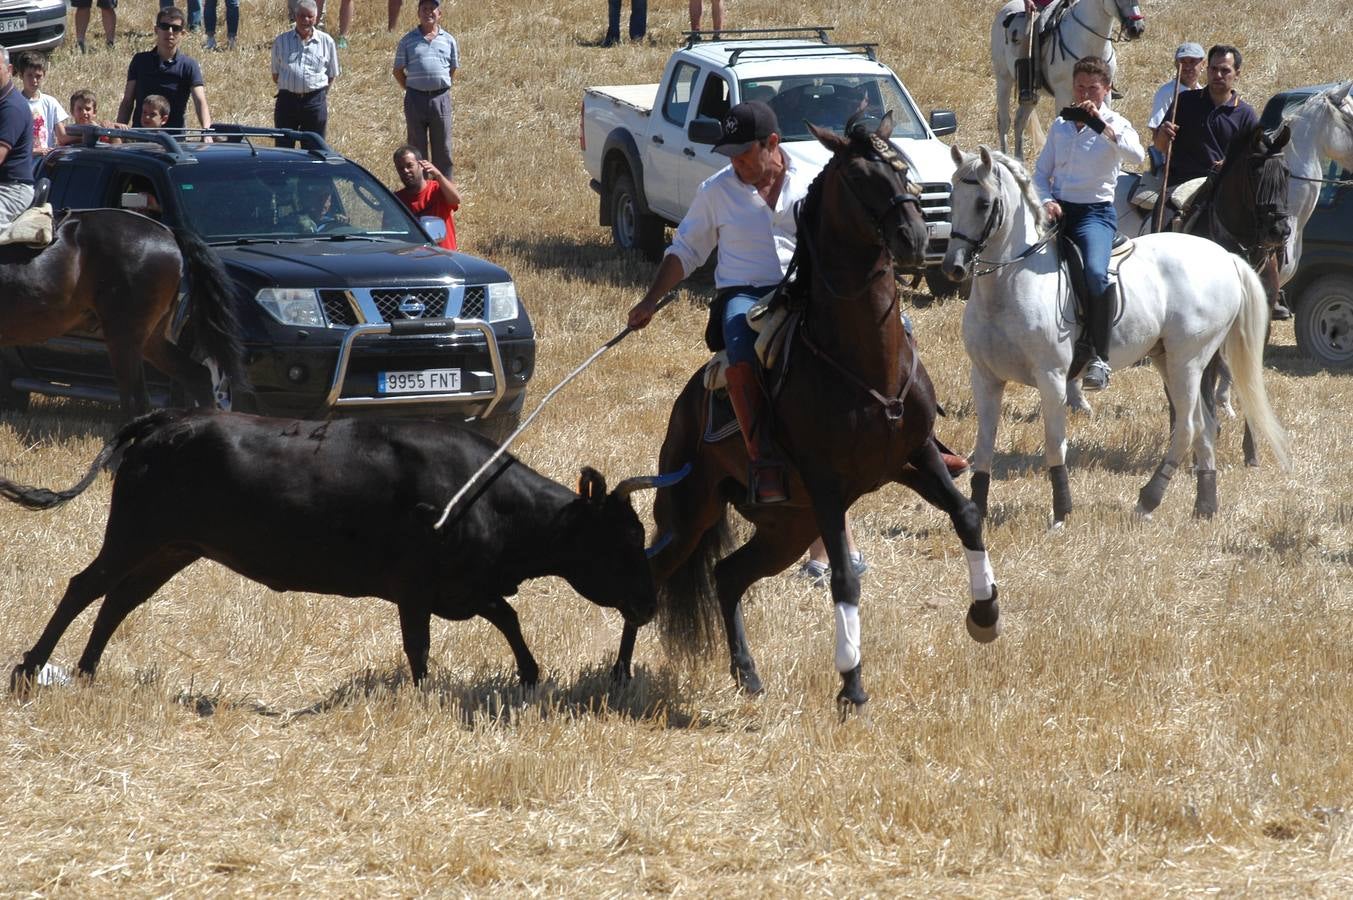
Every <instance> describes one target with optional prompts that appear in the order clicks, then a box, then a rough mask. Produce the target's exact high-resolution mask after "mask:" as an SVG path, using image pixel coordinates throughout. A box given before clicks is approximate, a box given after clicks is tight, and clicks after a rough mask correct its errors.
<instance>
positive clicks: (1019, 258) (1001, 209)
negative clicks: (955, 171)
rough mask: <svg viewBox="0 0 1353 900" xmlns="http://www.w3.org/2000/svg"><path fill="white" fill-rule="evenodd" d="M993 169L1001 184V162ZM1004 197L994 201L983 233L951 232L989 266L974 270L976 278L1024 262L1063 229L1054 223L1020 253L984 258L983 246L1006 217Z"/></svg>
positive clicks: (971, 180) (977, 182)
mask: <svg viewBox="0 0 1353 900" xmlns="http://www.w3.org/2000/svg"><path fill="white" fill-rule="evenodd" d="M992 171H993V172H995V173H996V181H997V183H998V184H999V183H1000V180H1001V176H1000V168H999V163H998V164H997V165H996V166H993V167H992ZM959 180H960V181H962V182H963V183H964V184H971V185H977V186H981V184H982V182H981V180H980V179H977V178H960V179H959ZM1003 199H1004V198H1003V196H1002V195H1001V194H997V196H996V199H995V200H994V201H992V204H991V213H990V214H989V215H988V216H987V221H986V224H985V225H984V226H983V227H982V233H981V234H980V235H978V236H977V237H976V238H971V237H968V235H966V234H963V233H962V232H961V231H950V232H949V240H951V241H967V242H968V244H970V245H971V246H972V253H973V261H974V262H978V263H981V264H982V265H984V266H986V267H987V268H985V269H983V270H982V271H980V272H978V271H976V270H974V271H973V273H972V274H973V277H974V278H976V277H977V276H979V275H990V274H991V273H992V272H995V271H996V270H997V269H1003V268H1005V267H1006V266H1009V265H1013V264H1015V263H1017V262H1023V261H1024V260H1026V259H1028V258H1029V257H1030V256H1033V255H1034V254H1035V253H1038V252H1039V251H1040V250H1042V249H1043V248H1044V247H1046V246H1047V245H1048V244H1050V243H1051V242H1052V240H1053V238H1055V237H1057V234H1058V232H1060V231H1061V225H1060V223H1059V224H1054V225H1053V226H1052V227H1051V228H1049V229H1048V233H1047V234H1045V235H1043V236H1042V237H1041V238H1039V239H1038V240H1037V241H1035V242H1034V243H1032V244H1030V245H1029V246H1028V247H1025V248H1024V250H1023V251H1021V252H1020V253H1019V254H1017V255H1015V256H1012V257H1010V258H1009V259H983V258H982V257H981V256H980V254H981V252H982V248H983V247H985V246H986V245H987V241H989V240H991V233H992V232H993V231H995V230H996V223H997V222H998V221H999V220H1000V219H1002V218H1004V215H1005V204H1004V202H1002V201H1003Z"/></svg>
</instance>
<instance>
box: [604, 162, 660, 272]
mask: <svg viewBox="0 0 1353 900" xmlns="http://www.w3.org/2000/svg"><path fill="white" fill-rule="evenodd" d="M666 230H667V224H666V223H665V222H663V220H662V219H660V218H658V217H657V216H655V215H652V214H651V213H645V212H643V211H642V207H641V206H640V203H639V192H638V191H637V190H636V189H635V187H634V176H633V175H631V174H630V173H629V172H627V171H622V172H621V173H620V174H619V175H617V176H616V179H615V183H614V184H613V185H612V186H611V237H612V238H613V239H614V240H615V245H616V246H617V247H619V248H620V249H621V250H638V251H639V252H640V253H642V254H643V255H644V259H647V260H648V261H649V262H657V261H658V260H660V259H662V252H663V250H664V249H666V246H667V234H666Z"/></svg>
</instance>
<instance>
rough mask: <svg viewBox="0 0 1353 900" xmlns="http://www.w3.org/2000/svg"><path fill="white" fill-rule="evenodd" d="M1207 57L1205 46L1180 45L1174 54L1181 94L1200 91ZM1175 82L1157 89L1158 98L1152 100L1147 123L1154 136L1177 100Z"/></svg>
mask: <svg viewBox="0 0 1353 900" xmlns="http://www.w3.org/2000/svg"><path fill="white" fill-rule="evenodd" d="M1206 58H1207V57H1206V56H1205V55H1204V53H1203V45H1202V44H1195V43H1194V42H1193V41H1186V42H1185V43H1182V44H1180V45H1179V47H1178V48H1177V49H1176V50H1175V52H1174V62H1175V67H1176V69H1177V74H1178V83H1179V93H1181V94H1182V93H1183V92H1184V91H1196V90H1200V89H1201V88H1202V86H1203V81H1202V79H1201V78H1200V77H1199V76H1200V75H1201V74H1202V71H1203V60H1204V59H1206ZM1175 81H1176V79H1174V78H1171V79H1170V80H1169V81H1167V82H1165V83H1164V84H1162V85H1161V86H1160V87H1159V88H1157V89H1156V96H1155V97H1154V98H1152V100H1151V118H1150V120H1149V121H1148V122H1147V123H1146V127H1147V128H1149V129H1151V134H1152V135H1153V136H1154V135H1155V133H1156V129H1157V128H1159V127H1160V123H1161V122H1164V121H1165V113H1167V112H1168V111H1169V109H1170V104H1171V103H1173V102H1174V98H1175Z"/></svg>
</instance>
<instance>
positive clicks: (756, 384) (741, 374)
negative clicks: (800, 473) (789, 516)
mask: <svg viewBox="0 0 1353 900" xmlns="http://www.w3.org/2000/svg"><path fill="white" fill-rule="evenodd" d="M725 378H726V379H727V380H728V400H729V402H730V403H732V404H733V412H734V413H735V414H736V415H737V417H738V427H740V428H741V429H742V439H743V441H745V442H746V444H747V459H748V460H749V461H750V463H751V465H750V466H749V467H748V472H747V497H748V499H749V501H750V502H752V503H761V504H764V503H783V502H784V501H786V500H788V499H789V489H788V487H787V485H786V479H785V466H784V463H783V462H781V461H780V460H778V459H776V458H775V451H774V449H773V448H772V447H771V442H770V435H769V434H768V433H767V431H766V420H765V416H764V415H763V413H764V412H765V403H766V395H765V393H764V392H763V391H762V390H761V379H760V378H759V377H758V373H757V371H756V366H755V365H753V364H752V363H749V362H741V363H734V364H733V365H731V366H729V367H728V371H727V374H726V375H725Z"/></svg>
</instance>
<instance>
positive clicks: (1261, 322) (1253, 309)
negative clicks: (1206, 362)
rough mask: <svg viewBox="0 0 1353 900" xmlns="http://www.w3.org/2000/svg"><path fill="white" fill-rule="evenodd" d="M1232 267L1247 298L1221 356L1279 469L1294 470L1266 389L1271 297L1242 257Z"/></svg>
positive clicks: (1254, 428)
mask: <svg viewBox="0 0 1353 900" xmlns="http://www.w3.org/2000/svg"><path fill="white" fill-rule="evenodd" d="M1231 262H1232V264H1234V265H1235V267H1236V274H1238V275H1239V276H1240V282H1241V284H1242V285H1243V286H1244V293H1245V298H1244V300H1243V301H1242V302H1241V304H1240V314H1239V315H1237V316H1236V320H1235V322H1234V323H1232V325H1231V330H1230V331H1229V332H1228V333H1227V335H1226V342H1225V343H1224V344H1223V345H1222V353H1223V354H1224V355H1225V356H1226V362H1227V364H1228V365H1229V366H1230V367H1231V377H1232V378H1233V379H1234V382H1235V389H1236V393H1237V394H1239V396H1240V402H1241V404H1243V406H1244V408H1245V419H1246V421H1247V422H1248V423H1249V425H1250V428H1251V430H1252V431H1254V432H1255V433H1256V434H1258V435H1259V436H1260V437H1261V438H1262V439H1263V440H1264V442H1265V443H1267V444H1268V445H1269V447H1270V448H1272V450H1273V455H1274V456H1276V457H1277V458H1278V466H1279V467H1280V468H1282V469H1289V468H1291V460H1290V458H1289V456H1288V452H1287V451H1288V441H1287V433H1286V432H1284V431H1283V427H1282V425H1280V424H1278V417H1277V416H1276V415H1274V414H1273V407H1272V406H1270V405H1269V402H1268V392H1267V391H1266V390H1265V389H1264V345H1265V344H1266V343H1267V342H1268V295H1267V294H1266V293H1265V292H1264V285H1263V282H1261V281H1260V280H1259V276H1258V275H1256V274H1255V273H1254V269H1251V268H1250V267H1249V265H1248V264H1247V263H1246V262H1245V261H1244V260H1243V259H1241V258H1240V257H1238V256H1235V255H1232V257H1231Z"/></svg>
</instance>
